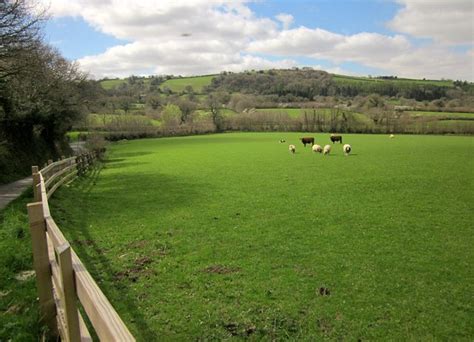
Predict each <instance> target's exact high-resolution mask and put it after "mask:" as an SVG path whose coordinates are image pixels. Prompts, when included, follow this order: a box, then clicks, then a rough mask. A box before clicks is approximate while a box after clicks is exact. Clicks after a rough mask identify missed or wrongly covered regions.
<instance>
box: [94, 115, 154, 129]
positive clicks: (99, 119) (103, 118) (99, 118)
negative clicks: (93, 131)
mask: <svg viewBox="0 0 474 342" xmlns="http://www.w3.org/2000/svg"><path fill="white" fill-rule="evenodd" d="M120 119H123V120H127V119H128V120H142V121H143V122H149V123H151V124H152V125H154V126H159V125H160V124H161V123H160V122H159V121H158V120H155V119H152V118H149V117H148V116H145V115H137V114H89V115H88V116H87V121H88V123H89V125H91V126H93V127H100V126H104V125H106V124H110V123H111V122H113V121H114V120H120Z"/></svg>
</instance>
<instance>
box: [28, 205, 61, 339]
mask: <svg viewBox="0 0 474 342" xmlns="http://www.w3.org/2000/svg"><path fill="white" fill-rule="evenodd" d="M27 208H28V219H29V223H30V232H31V242H32V245H33V265H34V269H35V273H36V286H37V287H38V297H39V305H40V312H41V321H42V322H43V323H44V324H45V325H46V326H48V327H49V329H50V331H51V334H52V335H53V336H57V335H58V327H57V323H56V304H55V302H54V295H53V282H52V280H51V268H50V264H49V255H48V243H47V241H46V222H45V219H44V216H43V204H42V203H41V202H35V203H29V204H28V205H27Z"/></svg>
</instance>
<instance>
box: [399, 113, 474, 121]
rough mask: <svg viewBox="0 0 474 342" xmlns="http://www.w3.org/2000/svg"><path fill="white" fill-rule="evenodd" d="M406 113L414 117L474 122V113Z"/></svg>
mask: <svg viewBox="0 0 474 342" xmlns="http://www.w3.org/2000/svg"><path fill="white" fill-rule="evenodd" d="M405 113H408V114H410V115H411V116H414V117H417V116H419V117H422V116H429V117H433V118H450V119H468V120H474V113H462V112H423V111H407V112H405Z"/></svg>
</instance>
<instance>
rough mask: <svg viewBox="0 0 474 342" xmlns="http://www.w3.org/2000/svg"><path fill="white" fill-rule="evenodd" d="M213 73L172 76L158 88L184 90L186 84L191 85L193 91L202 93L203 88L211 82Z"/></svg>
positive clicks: (175, 90) (174, 90)
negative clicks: (180, 76) (193, 75)
mask: <svg viewBox="0 0 474 342" xmlns="http://www.w3.org/2000/svg"><path fill="white" fill-rule="evenodd" d="M214 77H215V75H206V76H196V77H182V78H173V79H170V80H167V81H165V82H164V83H163V84H162V85H161V86H160V88H161V89H164V88H165V87H168V88H169V89H171V91H173V92H181V91H184V90H185V88H186V86H188V85H189V86H191V87H193V90H194V92H196V93H202V92H203V88H204V87H205V86H207V85H209V84H211V81H212V79H213V78H214Z"/></svg>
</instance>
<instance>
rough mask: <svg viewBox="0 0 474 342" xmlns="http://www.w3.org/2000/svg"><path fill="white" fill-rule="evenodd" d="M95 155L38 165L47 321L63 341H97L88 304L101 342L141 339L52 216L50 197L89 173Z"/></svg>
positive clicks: (34, 224)
mask: <svg viewBox="0 0 474 342" xmlns="http://www.w3.org/2000/svg"><path fill="white" fill-rule="evenodd" d="M95 159H96V154H95V153H85V154H82V155H80V156H77V157H71V158H67V159H62V160H59V161H57V162H54V163H53V162H52V161H49V162H48V165H47V166H45V167H44V168H43V169H41V170H38V167H37V166H33V167H32V172H33V191H34V200H35V202H34V203H29V204H28V217H29V223H30V229H31V239H32V244H33V263H34V268H35V272H36V285H37V287H38V294H39V296H38V297H39V304H40V312H41V319H42V321H43V323H44V324H45V325H47V326H48V327H49V329H50V331H51V333H52V335H56V336H58V335H59V336H60V337H61V340H63V341H92V338H91V335H90V333H89V331H88V329H87V327H86V324H85V322H84V320H83V318H82V316H81V314H80V312H79V310H78V304H80V305H81V306H82V308H83V309H84V312H85V313H86V315H87V317H88V318H89V321H90V322H91V324H92V326H93V327H94V330H95V332H96V334H97V336H98V337H99V339H100V340H101V341H135V338H134V337H133V336H132V335H131V334H130V332H129V331H128V329H127V327H126V326H125V324H124V323H123V321H122V320H121V318H120V317H119V315H118V314H117V312H116V311H115V310H114V308H113V307H112V305H111V304H110V302H109V301H108V300H107V298H106V297H105V296H104V294H103V293H102V291H101V290H100V288H99V287H98V286H97V284H96V282H95V281H94V279H92V277H91V275H90V274H89V272H88V271H87V270H86V268H85V266H84V264H83V263H82V262H81V260H79V258H78V256H77V255H76V253H75V252H74V250H73V249H72V248H71V246H70V244H69V242H68V241H67V240H66V238H65V237H64V235H63V233H62V232H61V230H60V229H59V227H58V226H57V225H56V223H55V222H54V220H53V218H52V217H51V214H50V212H49V205H48V199H49V198H50V197H51V195H52V194H53V193H54V192H55V191H56V190H57V189H58V188H59V187H60V186H61V185H62V184H64V183H65V182H67V181H70V180H72V179H74V177H76V176H77V175H81V174H84V173H85V172H87V170H88V169H89V168H90V167H91V165H92V164H93V163H94V161H95Z"/></svg>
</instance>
